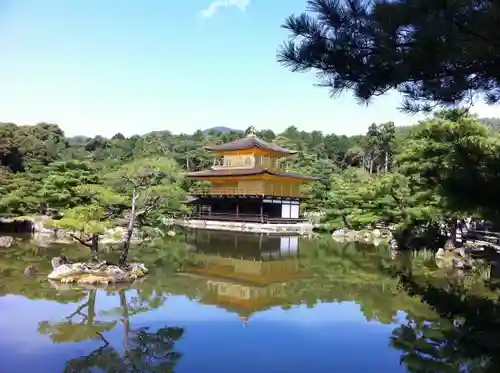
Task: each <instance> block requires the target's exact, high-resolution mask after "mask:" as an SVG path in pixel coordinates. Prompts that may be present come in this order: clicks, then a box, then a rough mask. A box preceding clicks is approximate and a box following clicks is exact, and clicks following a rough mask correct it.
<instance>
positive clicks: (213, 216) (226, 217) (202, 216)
mask: <svg viewBox="0 0 500 373" xmlns="http://www.w3.org/2000/svg"><path fill="white" fill-rule="evenodd" d="M187 218H188V219H199V220H218V221H242V222H243V221H244V222H253V223H275V224H276V223H289V224H292V223H301V222H304V221H307V219H302V218H297V219H295V218H294V219H292V218H274V217H269V216H268V215H265V214H263V215H260V214H232V213H220V212H217V213H207V212H196V213H191V214H189V215H188V216H187Z"/></svg>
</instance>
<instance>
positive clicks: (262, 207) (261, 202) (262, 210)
mask: <svg viewBox="0 0 500 373" xmlns="http://www.w3.org/2000/svg"><path fill="white" fill-rule="evenodd" d="M263 215H264V202H263V201H262V199H261V200H260V222H261V223H263V222H264V217H263Z"/></svg>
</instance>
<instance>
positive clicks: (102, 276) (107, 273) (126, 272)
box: [48, 262, 148, 285]
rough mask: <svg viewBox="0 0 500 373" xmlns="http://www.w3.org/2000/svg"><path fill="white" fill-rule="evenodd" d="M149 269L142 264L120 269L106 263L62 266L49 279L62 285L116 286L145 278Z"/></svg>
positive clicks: (131, 264) (129, 265)
mask: <svg viewBox="0 0 500 373" xmlns="http://www.w3.org/2000/svg"><path fill="white" fill-rule="evenodd" d="M147 273H148V269H147V268H146V266H145V265H144V264H142V263H130V264H128V265H126V266H123V267H120V266H116V265H113V264H108V263H106V262H101V263H72V264H61V265H59V266H57V267H56V268H54V270H53V271H52V272H51V273H50V274H49V276H48V279H49V280H54V281H60V282H61V283H66V284H67V283H77V284H88V285H95V284H100V285H101V284H114V283H120V282H132V281H134V280H136V279H138V278H140V277H143V276H145V275H146V274H147Z"/></svg>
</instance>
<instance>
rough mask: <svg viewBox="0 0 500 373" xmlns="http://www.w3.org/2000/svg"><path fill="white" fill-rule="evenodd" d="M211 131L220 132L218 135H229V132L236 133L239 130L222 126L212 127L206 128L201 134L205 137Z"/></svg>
mask: <svg viewBox="0 0 500 373" xmlns="http://www.w3.org/2000/svg"><path fill="white" fill-rule="evenodd" d="M211 131H213V132H220V133H229V132H238V131H241V130H237V129H234V128H229V127H224V126H218V127H212V128H207V129H206V130H203V134H204V135H205V136H206V135H208V134H209V133H210V132H211Z"/></svg>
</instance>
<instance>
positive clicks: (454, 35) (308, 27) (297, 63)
mask: <svg viewBox="0 0 500 373" xmlns="http://www.w3.org/2000/svg"><path fill="white" fill-rule="evenodd" d="M307 4H308V8H307V12H306V13H302V14H300V15H292V16H290V17H288V18H287V19H286V21H285V23H284V25H283V28H285V29H286V30H287V31H289V33H290V36H291V40H290V41H288V42H286V43H285V44H284V45H283V46H282V48H281V50H280V51H279V53H278V61H279V62H280V63H281V64H283V65H285V66H287V67H290V68H291V69H292V71H306V70H314V71H315V72H316V73H317V74H318V76H319V79H320V85H322V86H324V87H328V88H329V89H330V90H331V91H332V93H338V92H341V91H343V90H345V89H351V90H353V91H354V94H355V96H356V97H357V98H358V99H359V100H360V101H364V102H366V101H368V100H370V99H371V98H373V97H374V96H378V95H381V94H384V93H386V92H387V91H389V90H391V89H394V88H396V89H398V90H399V91H400V92H401V93H403V94H404V96H405V97H406V99H405V102H404V104H403V108H404V109H406V110H409V111H419V110H430V109H432V108H433V107H435V105H443V106H449V105H455V104H459V103H463V102H466V103H470V101H471V100H472V99H473V98H474V97H475V96H476V95H477V94H480V93H481V94H482V93H484V94H485V95H486V100H487V102H488V103H496V102H498V101H499V100H500V86H499V82H500V80H499V79H500V75H499V74H500V73H499V69H498V66H497V65H498V43H499V40H500V31H499V30H498V27H497V26H496V25H497V23H498V22H497V21H498V17H499V16H500V7H499V6H498V4H497V3H496V1H493V0H463V1H434V0H401V1H391V0H381V1H376V2H372V1H363V0H347V1H331V0H309V1H308V2H307ZM478 61H480V62H478Z"/></svg>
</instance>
